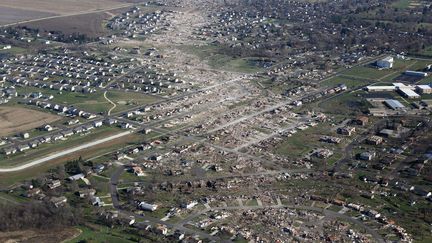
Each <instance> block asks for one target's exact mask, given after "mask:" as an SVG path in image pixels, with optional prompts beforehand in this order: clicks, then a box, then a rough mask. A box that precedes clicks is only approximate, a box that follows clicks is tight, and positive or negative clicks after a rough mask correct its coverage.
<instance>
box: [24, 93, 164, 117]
mask: <svg viewBox="0 0 432 243" xmlns="http://www.w3.org/2000/svg"><path fill="white" fill-rule="evenodd" d="M17 91H18V93H19V94H29V93H32V92H41V93H42V94H44V95H53V96H54V99H52V100H51V101H50V102H51V103H56V104H62V105H66V106H75V107H78V108H81V109H83V110H85V111H88V112H93V113H104V112H107V111H108V110H109V109H111V107H112V104H111V103H110V102H108V101H107V100H106V99H105V97H104V95H103V94H104V92H102V91H98V92H96V93H92V94H83V93H77V92H67V91H62V92H59V91H55V90H50V89H39V88H36V87H19V88H17ZM107 97H108V98H109V99H110V100H112V101H113V102H114V103H116V104H117V107H116V109H115V110H114V112H119V111H122V110H124V109H127V108H130V107H131V106H134V105H144V104H148V103H152V102H155V101H157V100H158V98H157V97H156V96H152V95H147V94H142V93H136V92H123V91H114V90H110V91H108V92H107Z"/></svg>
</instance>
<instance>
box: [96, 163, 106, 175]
mask: <svg viewBox="0 0 432 243" xmlns="http://www.w3.org/2000/svg"><path fill="white" fill-rule="evenodd" d="M104 169H105V165H103V164H97V165H95V166H94V167H93V171H94V172H95V173H101V172H102V171H103V170H104Z"/></svg>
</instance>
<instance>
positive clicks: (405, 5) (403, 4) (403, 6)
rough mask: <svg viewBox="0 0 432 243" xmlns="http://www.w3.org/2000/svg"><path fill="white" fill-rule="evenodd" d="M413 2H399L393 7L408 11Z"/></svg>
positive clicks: (406, 0)
mask: <svg viewBox="0 0 432 243" xmlns="http://www.w3.org/2000/svg"><path fill="white" fill-rule="evenodd" d="M411 2H413V1H412V0H398V1H396V2H394V3H393V4H392V7H394V8H399V9H406V8H408V7H409V6H410V3H411Z"/></svg>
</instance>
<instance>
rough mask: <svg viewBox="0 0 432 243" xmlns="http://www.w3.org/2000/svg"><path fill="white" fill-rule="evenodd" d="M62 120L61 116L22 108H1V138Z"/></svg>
mask: <svg viewBox="0 0 432 243" xmlns="http://www.w3.org/2000/svg"><path fill="white" fill-rule="evenodd" d="M60 119H61V117H59V116H56V115H52V114H48V113H44V112H40V111H35V110H30V109H25V108H20V107H0V136H7V135H10V134H14V133H19V132H22V131H27V130H30V129H33V128H36V127H39V126H42V125H44V124H47V123H51V122H54V121H57V120H60Z"/></svg>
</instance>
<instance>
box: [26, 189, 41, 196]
mask: <svg viewBox="0 0 432 243" xmlns="http://www.w3.org/2000/svg"><path fill="white" fill-rule="evenodd" d="M39 193H41V189H39V188H30V189H29V190H27V191H26V192H25V194H24V196H25V197H28V198H30V197H34V196H36V195H39Z"/></svg>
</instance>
